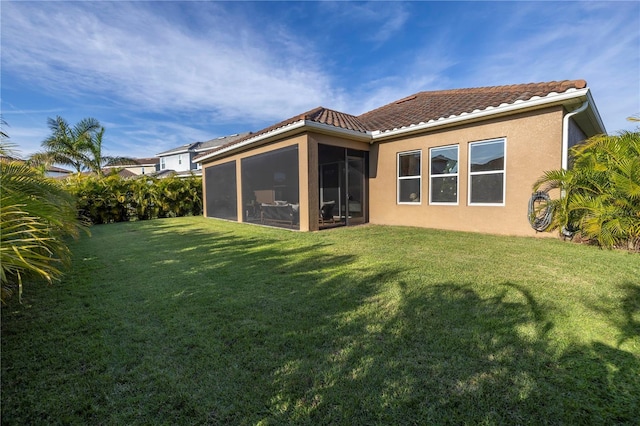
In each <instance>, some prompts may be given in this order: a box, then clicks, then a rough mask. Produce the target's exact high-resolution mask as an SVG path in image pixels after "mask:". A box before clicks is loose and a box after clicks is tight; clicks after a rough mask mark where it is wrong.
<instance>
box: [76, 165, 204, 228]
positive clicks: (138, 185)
mask: <svg viewBox="0 0 640 426" xmlns="http://www.w3.org/2000/svg"><path fill="white" fill-rule="evenodd" d="M66 187H67V189H68V190H69V192H71V193H72V194H73V195H74V196H75V197H76V198H77V203H78V212H79V214H80V216H81V217H84V218H86V219H88V220H89V221H90V222H91V223H93V224H103V223H113V222H127V221H130V220H147V219H154V218H165V217H179V216H191V215H192V216H197V215H200V214H202V179H201V178H199V177H195V176H193V177H188V178H178V177H175V176H174V177H168V178H163V179H157V178H154V177H148V176H141V177H139V178H136V179H124V178H121V177H120V176H118V175H117V174H112V175H109V176H105V177H98V176H95V175H91V176H86V175H75V176H73V177H71V178H69V179H67V180H66Z"/></svg>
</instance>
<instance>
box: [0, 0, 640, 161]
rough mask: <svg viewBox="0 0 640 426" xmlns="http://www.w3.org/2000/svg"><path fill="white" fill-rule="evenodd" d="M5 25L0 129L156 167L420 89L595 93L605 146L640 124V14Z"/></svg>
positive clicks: (118, 16)
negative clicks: (188, 150) (538, 87)
mask: <svg viewBox="0 0 640 426" xmlns="http://www.w3.org/2000/svg"><path fill="white" fill-rule="evenodd" d="M0 7H1V10H0V13H1V20H2V22H1V24H2V34H1V36H2V37H1V65H2V69H1V73H2V80H1V86H2V103H1V108H2V117H3V119H4V120H5V121H6V122H7V123H8V127H6V128H3V130H5V131H6V133H8V134H9V136H10V138H11V139H10V140H11V142H13V143H14V144H17V145H18V149H19V150H20V153H21V154H22V155H23V156H27V155H30V154H32V153H34V152H36V151H38V150H39V149H40V143H41V142H42V140H43V139H44V138H45V137H47V135H48V134H49V129H48V128H47V118H48V117H55V116H57V115H59V116H61V117H63V118H65V119H66V120H67V121H68V122H69V123H71V124H74V123H76V122H78V121H79V120H80V119H82V118H85V117H93V118H96V119H98V120H99V121H100V122H101V123H102V125H103V126H104V127H105V128H106V132H105V136H104V139H103V140H104V144H105V149H106V151H107V152H106V154H108V155H126V156H131V157H149V156H154V155H155V154H157V153H158V152H161V151H164V150H167V149H170V148H173V147H175V146H179V145H182V144H185V143H189V142H195V141H204V140H208V139H213V138H216V137H219V136H225V135H229V134H233V133H241V132H245V131H257V130H260V129H262V128H264V127H267V126H269V125H271V124H274V123H276V122H278V121H281V120H283V119H286V118H289V117H291V116H293V115H296V114H299V113H302V112H305V111H307V110H310V109H312V108H315V107H317V106H324V107H327V108H332V109H337V110H339V111H343V112H347V113H351V114H360V113H363V112H365V111H368V110H370V109H373V108H376V107H378V106H381V105H384V104H386V103H388V102H391V101H394V100H396V99H400V98H403V97H405V96H407V95H410V94H412V93H415V92H419V91H423V90H441V89H453V88H463V87H478V86H494V85H504V84H515V83H528V82H541V81H552V80H570V79H585V80H586V81H587V83H588V85H589V87H590V88H591V90H592V94H593V96H594V99H595V102H596V105H597V108H598V110H599V112H600V115H601V116H602V118H603V121H604V124H605V126H606V128H607V131H608V132H609V133H615V132H616V131H618V130H623V129H628V130H632V129H635V128H636V125H635V124H633V123H630V122H628V121H626V120H625V118H626V117H628V116H631V115H636V114H639V113H640V2H637V1H633V2H615V1H614V2H368V3H362V2H195V1H194V2H190V1H182V2H170V1H156V2H126V1H118V2H103V1H94V2H90V1H85V2H29V1H20V2H14V1H6V0H3V1H2V2H1V4H0Z"/></svg>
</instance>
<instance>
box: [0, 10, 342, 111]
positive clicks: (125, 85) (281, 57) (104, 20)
mask: <svg viewBox="0 0 640 426" xmlns="http://www.w3.org/2000/svg"><path fill="white" fill-rule="evenodd" d="M144 5H145V4H144V3H142V4H141V3H111V4H105V3H101V2H92V3H90V6H87V5H86V4H82V3H65V7H64V8H58V5H57V4H56V3H38V4H37V5H36V4H33V3H29V4H24V3H9V4H6V5H3V9H4V10H3V14H4V15H5V19H3V62H4V64H3V66H5V67H7V68H8V69H10V70H12V71H14V72H20V73H22V74H23V76H24V77H25V78H28V79H30V80H31V81H35V82H37V83H38V84H39V85H40V86H42V87H43V88H46V90H49V91H55V92H56V93H58V94H64V93H67V94H69V95H71V96H79V95H81V94H83V93H86V92H89V93H97V94H101V95H103V96H105V97H107V98H112V99H113V101H114V102H121V103H122V104H128V105H134V106H136V107H139V108H144V109H146V110H148V111H159V112H164V111H171V110H184V111H197V110H200V111H203V110H209V111H212V112H213V113H215V114H216V115H217V116H218V117H220V119H222V120H232V119H237V118H238V117H246V116H247V114H250V115H252V116H253V118H256V119H276V118H281V117H282V116H283V114H285V115H286V114H288V113H290V114H295V113H297V112H299V111H302V110H305V109H307V108H310V107H312V106H315V104H316V103H317V102H318V101H317V100H323V99H330V98H331V96H332V88H331V84H330V80H329V78H328V77H327V76H326V75H324V74H323V73H322V72H321V71H319V70H320V66H319V65H317V64H315V63H313V62H312V61H311V60H310V59H311V58H312V56H311V55H307V54H305V49H301V48H300V47H299V46H296V45H293V44H292V40H295V38H294V37H291V36H287V35H286V34H285V35H283V37H282V42H281V43H280V42H279V41H278V40H275V41H273V42H272V41H270V42H269V44H268V45H267V42H266V41H265V40H264V39H263V38H262V37H261V34H260V26H256V27H255V30H254V29H252V27H250V26H245V27H241V28H238V27H237V24H236V25H234V22H237V20H236V19H231V18H230V17H228V16H225V14H224V13H223V12H220V13H219V14H218V15H214V16H211V17H210V18H211V19H212V20H211V21H209V25H210V27H209V28H207V29H202V28H200V29H199V31H198V30H193V31H192V30H190V29H188V28H187V27H185V26H182V27H181V26H179V25H177V24H176V23H174V22H172V21H171V19H170V17H165V16H163V15H161V14H158V13H154V9H152V8H151V6H149V7H148V8H146V7H144ZM216 10H219V9H218V8H216ZM274 46H275V47H278V48H279V49H281V50H277V49H276V50H274V49H273V47H274ZM249 118H251V116H250V117H249Z"/></svg>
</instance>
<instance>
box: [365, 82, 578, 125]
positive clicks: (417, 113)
mask: <svg viewBox="0 0 640 426" xmlns="http://www.w3.org/2000/svg"><path fill="white" fill-rule="evenodd" d="M586 86H587V82H586V81H584V80H570V81H569V80H565V81H552V82H548V83H528V84H513V85H510V86H492V87H478V88H470V89H453V90H438V91H432V92H419V93H416V94H414V95H411V96H408V97H406V98H403V99H400V100H398V101H395V102H392V103H390V104H387V105H384V106H382V107H380V108H376V109H374V110H373V111H369V112H366V113H364V114H362V115H360V116H358V119H359V120H360V121H361V122H362V123H363V124H364V125H365V126H366V127H367V129H369V130H372V131H374V130H378V131H385V130H390V129H394V128H400V127H406V126H409V125H411V124H419V123H426V122H428V121H429V120H438V119H439V118H448V117H450V116H452V115H460V114H462V113H471V112H474V111H476V110H484V109H486V108H487V107H498V106H500V105H502V104H513V103H515V102H517V101H527V100H530V99H531V98H533V97H535V96H539V97H544V96H547V95H549V94H550V93H554V92H555V93H564V92H566V91H567V90H569V89H583V88H585V87H586Z"/></svg>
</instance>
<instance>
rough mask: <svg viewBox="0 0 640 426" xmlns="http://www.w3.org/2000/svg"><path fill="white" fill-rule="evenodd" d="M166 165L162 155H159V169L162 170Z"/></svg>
mask: <svg viewBox="0 0 640 426" xmlns="http://www.w3.org/2000/svg"><path fill="white" fill-rule="evenodd" d="M166 167H167V163H166V162H165V159H164V157H160V170H164V169H165V168H166Z"/></svg>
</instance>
